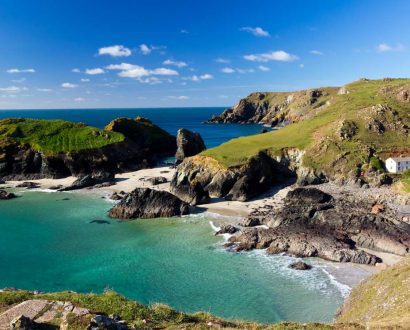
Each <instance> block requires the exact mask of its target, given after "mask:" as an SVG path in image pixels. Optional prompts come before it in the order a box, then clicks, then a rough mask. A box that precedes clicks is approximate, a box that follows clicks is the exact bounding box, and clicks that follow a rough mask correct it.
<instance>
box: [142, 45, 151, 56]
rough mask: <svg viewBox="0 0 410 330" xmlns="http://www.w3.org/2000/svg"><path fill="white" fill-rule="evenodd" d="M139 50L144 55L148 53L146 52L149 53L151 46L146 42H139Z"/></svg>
mask: <svg viewBox="0 0 410 330" xmlns="http://www.w3.org/2000/svg"><path fill="white" fill-rule="evenodd" d="M140 52H141V53H142V54H144V55H148V54H151V52H152V48H150V47H149V46H147V45H146V44H141V45H140Z"/></svg>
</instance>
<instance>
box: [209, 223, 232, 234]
mask: <svg viewBox="0 0 410 330" xmlns="http://www.w3.org/2000/svg"><path fill="white" fill-rule="evenodd" d="M237 231H238V228H236V227H235V226H232V225H229V224H228V225H223V226H221V228H220V229H219V230H218V231H217V232H216V233H215V235H222V234H234V233H236V232H237Z"/></svg>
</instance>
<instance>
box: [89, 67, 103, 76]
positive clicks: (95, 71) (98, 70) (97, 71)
mask: <svg viewBox="0 0 410 330" xmlns="http://www.w3.org/2000/svg"><path fill="white" fill-rule="evenodd" d="M103 73H105V71H104V70H103V69H101V68H94V69H86V70H85V74H89V75H96V74H103Z"/></svg>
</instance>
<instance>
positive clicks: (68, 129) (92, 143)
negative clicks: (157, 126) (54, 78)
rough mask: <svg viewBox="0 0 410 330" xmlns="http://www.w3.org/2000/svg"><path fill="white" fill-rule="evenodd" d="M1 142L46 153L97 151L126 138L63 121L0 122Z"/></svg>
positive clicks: (9, 120)
mask: <svg viewBox="0 0 410 330" xmlns="http://www.w3.org/2000/svg"><path fill="white" fill-rule="evenodd" d="M0 140H2V142H3V143H4V141H14V142H18V143H27V144H29V145H30V146H31V147H32V148H33V149H35V150H37V151H42V152H44V153H46V154H55V153H67V152H78V151H83V150H90V149H97V148H101V147H104V146H107V145H110V144H114V143H119V142H122V141H124V136H123V135H122V134H120V133H116V132H108V131H104V130H101V129H98V128H95V127H91V126H87V125H85V124H82V123H71V122H67V121H63V120H36V119H4V120H0Z"/></svg>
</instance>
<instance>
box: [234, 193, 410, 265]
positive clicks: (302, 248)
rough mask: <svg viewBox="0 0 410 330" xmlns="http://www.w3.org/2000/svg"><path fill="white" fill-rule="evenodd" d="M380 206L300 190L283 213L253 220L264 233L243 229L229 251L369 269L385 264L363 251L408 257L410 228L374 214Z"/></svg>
mask: <svg viewBox="0 0 410 330" xmlns="http://www.w3.org/2000/svg"><path fill="white" fill-rule="evenodd" d="M375 203H376V201H372V200H369V199H366V200H364V199H363V200H361V199H358V198H357V196H338V197H337V198H335V197H333V196H331V195H330V194H327V193H325V192H323V191H321V190H319V189H317V188H296V189H294V190H292V191H290V192H289V193H288V194H287V196H286V198H285V200H284V204H283V206H282V207H280V208H278V209H277V210H274V209H272V210H270V211H268V212H264V214H260V215H259V216H258V214H257V213H256V214H253V215H251V216H250V217H251V218H253V219H255V218H258V220H259V221H258V222H256V221H253V223H259V224H263V225H265V226H264V227H259V226H258V227H253V228H243V229H242V230H241V231H240V232H238V233H236V234H235V235H234V236H232V237H231V238H230V240H229V242H228V243H227V247H229V248H230V249H233V250H235V251H241V250H252V249H267V253H269V254H279V253H286V254H289V255H293V256H297V257H320V258H322V259H326V260H330V261H336V262H354V263H360V264H368V265H374V264H376V263H380V262H382V260H381V259H380V258H379V257H377V256H375V255H373V254H371V253H369V252H366V251H364V250H362V249H361V248H367V249H371V250H374V251H380V252H387V253H393V254H396V255H401V256H404V255H407V254H408V253H409V251H410V224H408V223H405V222H402V221H400V220H398V219H399V217H398V216H397V214H396V212H395V211H394V210H392V209H390V208H389V207H388V206H384V207H383V208H382V207H377V208H375V207H374V206H375ZM376 209H377V210H376ZM245 222H246V221H245ZM248 222H252V221H248Z"/></svg>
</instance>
